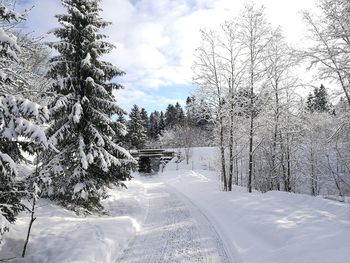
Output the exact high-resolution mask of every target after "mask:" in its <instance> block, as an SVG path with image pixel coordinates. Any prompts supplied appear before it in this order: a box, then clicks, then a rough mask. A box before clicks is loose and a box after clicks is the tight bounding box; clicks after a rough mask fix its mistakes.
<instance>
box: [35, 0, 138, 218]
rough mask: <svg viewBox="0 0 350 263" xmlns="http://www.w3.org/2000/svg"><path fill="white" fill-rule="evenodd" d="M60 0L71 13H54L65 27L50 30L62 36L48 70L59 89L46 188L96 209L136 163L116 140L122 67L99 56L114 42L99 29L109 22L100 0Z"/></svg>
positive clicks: (78, 206)
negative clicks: (116, 95) (117, 92)
mask: <svg viewBox="0 0 350 263" xmlns="http://www.w3.org/2000/svg"><path fill="white" fill-rule="evenodd" d="M62 3H63V5H64V6H65V7H66V8H67V11H68V13H67V14H65V15H57V16H56V17H57V18H58V21H59V23H60V24H61V27H60V28H57V29H54V30H53V31H52V32H53V34H54V35H55V36H56V37H57V38H59V39H60V40H59V41H58V42H53V43H49V46H50V47H51V48H53V49H55V50H56V51H57V52H58V55H57V56H55V57H53V58H52V59H51V69H50V70H49V72H48V77H49V78H52V80H53V86H52V91H53V92H55V93H56V94H57V95H56V96H55V98H54V99H53V100H52V101H51V102H50V104H49V109H50V111H51V114H52V120H53V123H52V126H51V127H50V128H49V129H48V132H47V135H48V138H49V143H50V145H52V146H53V147H52V148H53V149H54V151H51V152H50V153H49V154H48V157H47V160H46V164H45V165H44V166H43V169H42V170H41V177H43V178H44V180H43V182H42V183H43V189H44V191H43V193H44V195H45V196H47V197H49V198H51V199H53V200H56V201H58V202H59V203H61V204H62V205H64V206H65V207H67V208H69V209H72V210H74V211H77V212H87V211H92V210H94V211H97V210H100V209H102V205H101V203H100V201H101V200H102V199H103V198H106V197H107V191H106V190H107V189H106V187H108V186H109V185H111V184H117V185H123V183H122V181H124V180H127V179H129V178H130V169H131V166H132V165H133V163H134V159H133V158H132V157H131V155H130V154H129V153H128V152H127V151H126V150H125V149H124V148H123V147H121V146H120V144H118V143H116V140H114V137H115V136H117V135H118V134H120V132H121V131H120V129H123V131H122V133H124V134H125V133H126V130H125V126H124V125H122V124H121V123H118V122H114V121H112V116H113V115H116V116H118V115H119V116H121V115H123V114H124V111H123V110H122V109H121V108H120V107H119V106H117V104H116V103H115V99H114V96H113V94H112V92H113V91H114V90H116V89H119V88H121V85H119V84H116V83H113V82H110V81H111V80H112V79H113V78H114V77H118V76H121V75H123V72H122V71H120V70H119V69H118V68H117V67H115V66H113V65H112V64H111V63H109V62H105V61H102V60H101V59H100V57H101V56H102V55H105V54H107V53H109V52H110V51H111V50H112V49H113V48H114V46H113V45H112V44H110V43H108V42H106V41H104V39H105V38H106V36H105V35H103V34H101V33H99V31H100V30H101V29H103V28H105V27H106V26H108V25H109V23H108V22H105V21H103V20H102V18H100V17H99V13H100V11H101V9H100V8H99V3H100V0H63V1H62Z"/></svg>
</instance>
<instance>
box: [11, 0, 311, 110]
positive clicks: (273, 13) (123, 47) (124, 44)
mask: <svg viewBox="0 0 350 263" xmlns="http://www.w3.org/2000/svg"><path fill="white" fill-rule="evenodd" d="M17 2H18V1H17ZM60 2H61V1H60V0H21V1H20V2H19V4H20V5H21V8H26V7H27V8H29V7H31V6H34V8H33V9H32V11H31V12H30V14H29V17H28V19H27V23H26V29H25V30H26V31H30V32H32V31H34V34H36V35H45V34H46V32H48V30H50V29H52V28H54V27H56V26H57V22H56V19H55V18H54V14H57V13H62V12H64V9H63V7H62V5H61V3H60ZM244 2H246V1H244V0H157V1H155V0H102V1H101V7H102V9H103V13H102V16H103V17H104V18H105V19H106V20H108V21H111V22H112V23H113V24H112V26H110V27H109V28H108V29H106V32H105V33H106V34H107V35H108V36H109V41H110V42H113V43H114V44H115V45H116V46H117V49H116V50H114V51H113V52H112V53H111V54H109V55H108V56H107V57H106V59H107V60H109V61H111V62H113V63H114V64H115V65H117V66H118V67H120V68H121V69H122V70H124V71H125V72H126V75H125V76H124V77H122V78H120V79H118V81H119V82H121V83H122V84H124V86H125V89H124V90H122V91H118V92H117V93H116V98H117V102H118V103H119V104H121V105H122V106H123V107H124V109H125V110H130V108H131V106H132V105H133V104H135V103H136V104H138V105H140V106H141V107H144V108H146V109H147V110H148V111H153V110H155V109H157V110H164V109H165V108H166V106H167V105H168V104H169V103H175V102H176V101H179V102H180V103H182V104H183V103H184V101H185V99H186V97H187V96H188V95H190V93H191V92H192V91H194V90H195V87H194V86H193V84H192V71H191V66H192V65H193V60H194V56H193V54H194V51H195V48H196V47H197V46H198V45H199V37H200V36H199V30H200V29H202V28H208V27H211V28H215V27H216V26H219V25H220V24H221V23H222V22H223V21H224V20H225V19H230V18H232V17H233V16H234V15H236V14H237V12H238V10H239V9H240V8H241V7H242V4H243V3H244ZM256 2H257V3H258V4H263V5H265V6H266V12H267V16H268V18H269V20H270V21H271V23H272V24H274V25H276V26H277V25H281V26H282V28H283V30H284V32H285V34H286V37H287V38H289V39H290V40H291V41H296V42H297V41H298V40H299V39H301V38H302V37H303V32H304V26H303V24H302V22H301V16H300V13H298V12H299V11H300V10H301V9H310V8H313V7H314V0H294V1H281V0H256ZM46 39H47V40H48V39H50V37H48V38H46Z"/></svg>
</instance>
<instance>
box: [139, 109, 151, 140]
mask: <svg viewBox="0 0 350 263" xmlns="http://www.w3.org/2000/svg"><path fill="white" fill-rule="evenodd" d="M141 118H142V121H143V127H144V130H145V132H146V133H147V135H149V125H150V124H149V118H148V113H147V111H146V110H145V109H144V108H142V109H141Z"/></svg>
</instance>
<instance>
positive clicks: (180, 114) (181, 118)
mask: <svg viewBox="0 0 350 263" xmlns="http://www.w3.org/2000/svg"><path fill="white" fill-rule="evenodd" d="M175 109H176V119H175V123H176V124H179V125H182V124H184V122H185V113H184V110H183V109H182V107H181V105H180V103H178V102H176V104H175Z"/></svg>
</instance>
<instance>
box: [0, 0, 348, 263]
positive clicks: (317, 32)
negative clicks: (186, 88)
mask: <svg viewBox="0 0 350 263" xmlns="http://www.w3.org/2000/svg"><path fill="white" fill-rule="evenodd" d="M100 2H101V1H99V0H62V4H63V6H64V8H65V10H66V13H64V14H57V15H56V20H57V21H58V23H59V27H57V28H53V29H52V30H51V31H50V32H49V34H50V35H51V36H52V38H53V39H54V40H53V41H44V40H43V37H38V36H34V35H33V34H31V33H24V31H23V30H21V28H22V26H25V23H26V19H27V16H28V13H29V12H31V10H20V9H18V8H16V1H12V0H0V244H1V243H2V242H5V243H6V235H7V234H8V232H11V231H10V230H11V228H12V226H13V225H15V224H16V220H17V219H18V217H19V215H21V213H22V214H23V213H28V214H29V217H30V220H29V228H28V230H27V232H26V236H23V239H25V244H24V248H23V252H22V257H24V256H25V254H26V248H27V245H28V242H29V237H30V234H31V228H32V225H33V223H34V221H35V220H36V219H37V217H36V209H37V208H38V207H40V206H38V202H39V203H40V202H41V201H40V200H49V201H50V202H52V203H54V204H57V205H58V206H60V207H63V208H64V209H67V211H73V212H74V213H75V214H76V215H78V216H89V215H104V213H105V210H104V208H105V207H104V201H105V200H108V198H109V197H110V191H111V189H119V190H118V191H120V192H121V193H124V192H122V191H124V190H125V189H126V188H127V184H128V182H129V181H130V180H131V181H132V180H133V178H134V177H135V176H136V177H137V176H138V175H135V171H136V170H137V160H135V158H133V157H132V154H131V152H132V150H140V149H155V148H160V149H174V151H175V152H176V155H175V159H176V158H177V160H175V161H176V162H183V164H184V163H186V165H189V162H190V160H191V161H192V162H194V161H193V160H194V159H195V158H194V154H193V151H194V148H196V147H212V148H215V154H214V155H215V156H214V157H215V162H214V163H213V167H214V169H215V171H216V172H217V173H218V175H219V181H220V191H221V192H231V191H233V189H234V188H235V187H236V186H237V187H238V186H239V187H242V188H244V189H247V192H248V193H252V192H256V191H258V192H260V193H266V192H269V191H281V192H291V193H300V194H307V195H311V196H321V197H325V198H328V199H332V200H337V201H339V202H348V200H349V196H350V133H349V132H350V116H349V112H350V66H349V61H350V57H349V54H350V20H349V18H350V2H349V1H346V0H318V1H317V3H318V8H319V12H318V13H317V14H314V13H311V12H309V11H303V12H302V15H301V19H303V23H304V24H305V25H306V26H307V27H308V36H307V37H306V38H305V41H304V43H302V44H301V45H299V46H295V45H292V44H290V43H288V41H287V40H286V38H285V37H284V33H283V30H282V28H281V27H274V26H272V24H271V23H270V22H269V17H268V16H267V15H266V12H265V8H264V7H263V6H260V5H259V4H255V3H253V2H250V3H248V4H245V5H244V6H243V8H242V9H241V10H240V11H239V13H238V14H237V15H236V16H235V17H233V18H232V19H231V20H226V21H220V23H221V26H220V27H218V28H209V27H208V28H203V29H202V30H201V31H200V36H201V40H200V42H199V43H197V48H196V50H193V53H194V61H193V65H192V68H191V73H192V83H193V86H194V87H195V88H194V90H193V91H192V92H191V94H188V96H187V99H186V101H185V103H183V102H181V101H180V100H179V102H177V103H173V104H169V105H168V106H167V108H166V109H162V108H161V107H160V108H159V109H157V110H152V111H150V112H147V108H146V107H142V106H140V105H137V104H135V105H133V106H132V108H131V109H125V108H123V107H121V106H120V104H119V101H118V91H119V90H121V89H124V88H125V89H126V90H128V87H123V85H121V84H120V79H122V78H123V76H124V75H125V74H126V73H127V72H126V73H125V72H124V71H123V70H122V69H120V68H119V67H118V66H116V65H114V64H113V63H111V62H109V61H108V59H105V58H106V55H107V54H109V53H111V52H112V51H113V50H114V49H115V48H116V46H115V44H114V43H112V42H109V41H108V39H107V38H108V36H107V35H105V32H106V31H104V30H105V28H108V26H110V23H109V22H108V21H105V20H104V19H103V18H102V16H101V12H102V9H101V7H100ZM33 8H35V7H33ZM130 34H132V32H130ZM311 75H312V80H311V81H309V80H306V79H307V77H306V76H311ZM181 103H183V105H181ZM203 149H206V148H203ZM210 153H211V151H210ZM201 154H202V153H201ZM201 158H202V157H201ZM213 167H211V168H213ZM192 170H193V164H192ZM184 178H185V177H184ZM121 189H123V190H121ZM125 191H127V190H125ZM171 193H172V192H171ZM180 199H181V198H180ZM180 199H179V200H180ZM176 200H178V199H176ZM178 202H179V203H180V201H178ZM154 210H155V212H157V209H154ZM184 214H185V213H184ZM0 261H2V260H1V256H0ZM140 262H141V261H140ZM150 262H151V261H150Z"/></svg>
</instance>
